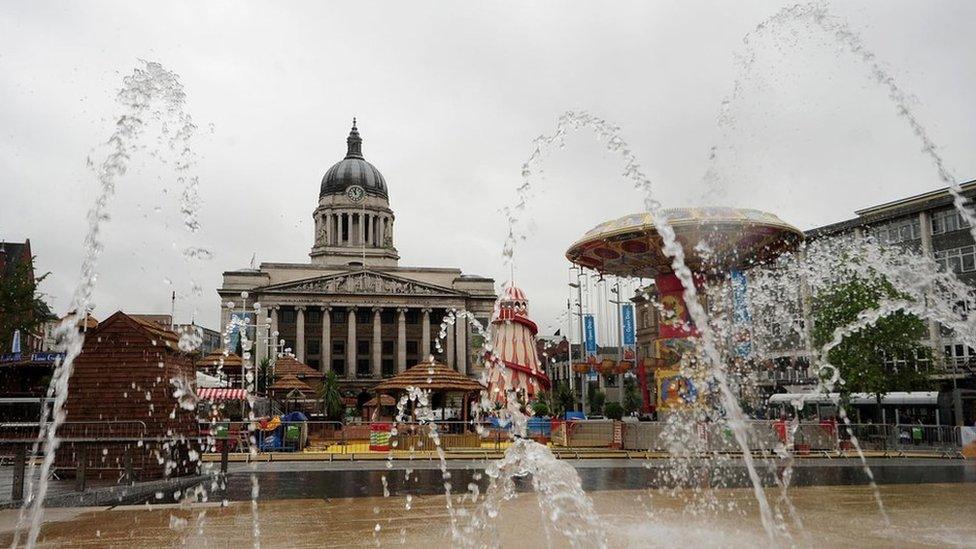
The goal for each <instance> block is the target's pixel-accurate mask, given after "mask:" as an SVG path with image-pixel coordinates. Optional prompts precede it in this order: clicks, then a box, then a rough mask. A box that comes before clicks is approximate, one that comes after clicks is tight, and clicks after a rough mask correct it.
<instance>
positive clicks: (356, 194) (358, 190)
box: [346, 185, 366, 202]
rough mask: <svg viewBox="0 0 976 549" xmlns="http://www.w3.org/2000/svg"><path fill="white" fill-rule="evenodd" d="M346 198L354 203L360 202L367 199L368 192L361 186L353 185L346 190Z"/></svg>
mask: <svg viewBox="0 0 976 549" xmlns="http://www.w3.org/2000/svg"><path fill="white" fill-rule="evenodd" d="M346 196H347V197H349V200H352V201H353V202H359V201H361V200H362V199H364V198H366V191H365V190H364V189H363V188H362V187H360V186H359V185H353V186H351V187H349V188H348V189H346Z"/></svg>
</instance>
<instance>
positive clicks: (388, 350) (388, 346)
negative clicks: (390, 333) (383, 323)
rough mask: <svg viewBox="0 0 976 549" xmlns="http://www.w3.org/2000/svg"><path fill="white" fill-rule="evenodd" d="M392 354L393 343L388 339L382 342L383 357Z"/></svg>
mask: <svg viewBox="0 0 976 549" xmlns="http://www.w3.org/2000/svg"><path fill="white" fill-rule="evenodd" d="M393 352H394V351H393V341H392V340H389V339H388V340H385V341H383V354H384V355H392V354H393Z"/></svg>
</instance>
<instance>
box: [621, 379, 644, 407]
mask: <svg viewBox="0 0 976 549" xmlns="http://www.w3.org/2000/svg"><path fill="white" fill-rule="evenodd" d="M623 404H624V413H625V414H627V415H628V416H629V415H631V414H633V413H634V412H636V411H638V410H640V409H641V406H642V405H643V404H644V399H643V397H642V396H641V394H640V388H639V387H637V379H635V378H633V377H630V376H627V377H625V378H624V403H623Z"/></svg>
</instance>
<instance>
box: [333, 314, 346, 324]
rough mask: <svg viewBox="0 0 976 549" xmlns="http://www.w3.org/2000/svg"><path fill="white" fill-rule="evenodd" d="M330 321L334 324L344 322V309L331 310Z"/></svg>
mask: <svg viewBox="0 0 976 549" xmlns="http://www.w3.org/2000/svg"><path fill="white" fill-rule="evenodd" d="M332 322H335V323H336V324H345V323H346V312H345V311H333V312H332Z"/></svg>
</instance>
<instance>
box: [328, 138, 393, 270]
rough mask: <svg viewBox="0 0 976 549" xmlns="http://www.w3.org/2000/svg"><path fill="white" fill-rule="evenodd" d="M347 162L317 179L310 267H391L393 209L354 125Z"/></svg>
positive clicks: (384, 180) (335, 166) (344, 159)
mask: <svg viewBox="0 0 976 549" xmlns="http://www.w3.org/2000/svg"><path fill="white" fill-rule="evenodd" d="M346 146H347V150H346V157H345V158H343V159H342V160H340V161H339V162H337V163H335V164H333V165H332V167H331V168H329V170H328V171H327V172H325V176H324V177H322V186H321V188H320V190H319V207H318V208H316V209H315V213H313V214H312V217H313V218H314V219H315V245H314V246H313V247H312V253H311V254H310V255H311V257H312V262H313V263H319V264H322V263H337V262H345V263H346V264H348V265H354V266H361V265H363V262H364V261H366V263H367V264H369V265H371V266H385V267H395V266H396V264H397V260H399V259H400V256H399V255H397V251H396V248H395V247H394V246H393V219H394V216H393V210H391V209H390V197H389V195H388V194H387V190H386V179H384V178H383V174H381V173H380V171H379V170H377V169H376V167H375V166H373V165H372V164H370V163H369V162H367V161H366V159H365V158H363V140H362V138H361V137H360V136H359V130H358V129H357V128H356V121H355V119H354V120H353V124H352V131H350V132H349V137H348V138H346Z"/></svg>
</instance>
